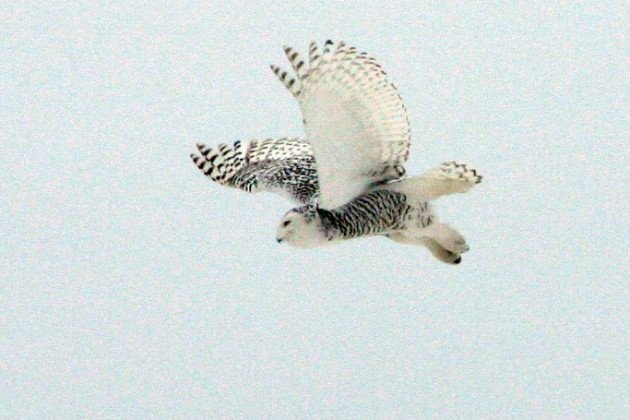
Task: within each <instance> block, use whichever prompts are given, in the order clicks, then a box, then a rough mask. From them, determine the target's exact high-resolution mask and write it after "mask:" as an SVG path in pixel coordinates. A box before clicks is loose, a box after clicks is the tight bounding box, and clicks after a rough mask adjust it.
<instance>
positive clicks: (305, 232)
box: [276, 209, 325, 248]
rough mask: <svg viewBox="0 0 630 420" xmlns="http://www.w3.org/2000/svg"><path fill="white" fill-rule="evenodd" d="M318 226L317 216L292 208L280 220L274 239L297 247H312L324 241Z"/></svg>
mask: <svg viewBox="0 0 630 420" xmlns="http://www.w3.org/2000/svg"><path fill="white" fill-rule="evenodd" d="M320 227H321V223H320V221H319V218H317V217H313V216H312V215H311V214H308V213H304V212H302V211H296V210H295V209H294V210H291V211H289V212H288V213H287V214H285V215H284V217H283V218H282V219H281V220H280V223H279V224H278V230H277V232H276V240H277V241H278V243H281V242H286V243H288V244H289V245H292V246H295V247H298V248H312V247H315V246H318V245H321V243H322V242H325V238H324V235H323V234H322V232H321V229H320Z"/></svg>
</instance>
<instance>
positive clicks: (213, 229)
mask: <svg viewBox="0 0 630 420" xmlns="http://www.w3.org/2000/svg"><path fill="white" fill-rule="evenodd" d="M102 3H105V2H102ZM107 3H108V6H93V5H92V4H93V2H62V4H56V5H50V4H48V3H47V2H10V3H9V4H6V3H5V4H4V5H3V6H2V7H0V19H1V20H0V152H1V154H2V160H1V163H0V200H1V201H0V217H1V220H2V226H3V229H2V230H3V232H4V233H3V234H2V235H1V238H0V273H1V284H0V285H1V287H0V417H17V416H20V417H34V418H35V417H38V418H39V417H84V416H89V417H92V416H107V417H118V416H124V417H144V416H152V417H191V416H208V417H235V418H259V417H260V418H271V417H336V418H373V417H377V418H378V417H387V418H392V417H407V418H411V417H441V418H445V417H447V418H457V417H461V418H463V417H466V418H490V417H493V418H497V417H516V418H532V417H537V418H549V417H565V418H566V417H587V418H588V417H590V418H622V417H626V418H627V416H628V414H629V403H628V395H629V389H628V386H629V385H628V366H629V365H630V363H629V362H630V357H629V356H630V354H629V351H628V348H629V347H630V340H629V336H628V329H627V325H629V324H630V315H629V312H628V309H627V308H628V306H630V305H629V301H630V299H629V298H630V294H629V289H628V280H627V279H628V277H630V273H629V269H628V262H627V261H628V245H629V243H628V242H629V241H628V238H630V229H629V225H630V223H629V221H628V214H630V208H629V204H628V203H629V201H630V200H629V197H628V185H630V175H629V172H628V169H627V167H628V164H629V162H628V157H627V155H628V146H627V144H628V137H629V134H630V133H629V119H628V113H627V111H628V90H629V86H628V82H627V75H628V67H627V62H626V64H624V63H623V60H624V57H627V54H628V44H627V36H628V34H627V28H628V18H627V17H628V14H627V10H626V9H625V7H624V2H614V1H609V2H585V3H583V4H581V5H574V2H572V1H571V2H569V1H564V2H562V1H558V2H507V3H508V4H503V5H490V4H489V3H488V2H459V3H458V4H456V3H452V4H451V3H448V2H430V3H429V2H428V3H426V4H425V5H421V3H420V2H416V3H414V2H406V3H402V2H396V1H387V2H376V1H372V2H369V3H367V2H366V3H365V4H362V5H357V4H358V2H357V3H352V4H349V3H346V2H343V3H342V2H322V3H321V4H316V3H314V2H313V3H302V2H291V3H293V4H291V5H289V4H285V2H269V3H265V4H263V3H257V4H251V3H248V2H241V3H237V2H221V5H219V2H206V3H198V2H161V3H159V5H158V4H157V3H154V4H151V3H145V2H142V5H140V3H141V2H133V4H134V6H129V2H124V3H123V2H107ZM327 38H332V39H336V40H339V39H342V40H345V41H346V42H347V43H349V44H351V45H355V46H357V47H358V48H359V49H361V50H366V51H368V52H370V53H371V54H373V55H374V56H376V57H377V58H378V59H379V60H380V62H381V63H382V65H383V66H384V67H385V69H386V70H387V72H388V73H389V75H390V78H391V80H392V81H394V82H395V83H396V84H397V86H398V87H399V89H400V92H401V94H402V96H403V98H404V100H405V101H406V104H407V107H408V109H409V111H410V113H411V122H412V130H413V148H412V156H411V159H410V162H409V165H408V172H409V173H410V174H419V173H421V172H422V171H423V170H425V169H427V168H429V167H431V166H433V165H435V164H437V163H440V162H442V161H444V160H450V159H457V160H460V161H463V162H469V163H472V164H474V165H475V166H476V167H477V168H478V169H479V170H480V171H481V172H482V173H483V174H484V175H485V179H484V182H483V183H482V184H481V185H480V186H479V187H478V188H476V189H474V190H473V191H472V192H471V193H469V194H466V195H461V196H457V197H449V198H445V199H442V200H440V201H439V202H438V203H437V209H438V211H439V214H440V215H441V216H442V218H444V219H445V220H447V221H449V222H451V223H452V224H453V225H454V226H456V227H457V228H458V229H459V230H461V231H462V232H463V233H464V234H465V235H466V237H467V238H468V240H469V243H470V245H471V248H472V250H471V251H470V252H469V253H467V254H466V255H465V256H464V261H463V263H462V264H461V265H459V266H456V267H451V266H446V265H443V264H441V263H440V262H438V261H436V260H435V259H433V258H432V257H431V256H430V255H429V254H428V252H427V251H426V250H424V249H423V248H413V247H405V246H401V245H398V244H395V243H393V242H389V241H387V240H384V239H378V238H373V239H363V240H356V241H349V242H347V243H345V244H342V245H339V246H335V247H330V248H325V249H317V250H310V251H301V250H295V249H291V248H289V247H287V246H281V245H278V244H277V243H276V242H275V240H274V234H275V228H276V222H277V221H278V220H279V218H280V217H281V216H282V215H283V214H284V212H285V211H287V210H288V209H289V208H290V207H291V205H290V204H288V203H287V202H284V201H283V200H282V199H281V198H278V197H275V196H267V195H258V196H249V195H246V194H243V193H239V192H237V191H232V190H227V189H225V188H220V187H217V186H215V185H212V184H211V183H210V182H209V181H208V180H206V179H204V177H202V176H201V175H200V173H199V172H198V170H197V169H196V168H195V167H194V166H193V165H192V163H191V162H190V160H189V157H188V154H189V153H190V152H191V151H193V148H194V144H195V143H196V142H198V141H203V142H206V143H209V144H210V143H219V142H228V141H235V140H237V139H250V138H256V137H258V138H264V137H274V136H285V135H303V129H302V126H301V116H300V114H299V110H298V106H297V103H296V102H295V100H294V99H293V98H292V97H291V96H290V95H289V94H288V93H287V92H286V90H285V89H284V87H282V85H281V84H280V83H279V82H278V81H277V80H276V79H275V76H274V75H273V74H272V73H271V71H270V70H269V68H268V65H269V64H270V63H272V62H274V63H281V64H284V62H285V61H284V57H283V52H282V45H283V44H290V45H293V46H295V47H297V48H298V49H299V50H301V51H305V50H306V49H307V48H308V42H309V41H310V40H312V39H316V40H319V41H321V42H323V41H324V40H325V39H327Z"/></svg>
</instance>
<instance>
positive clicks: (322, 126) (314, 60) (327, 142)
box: [272, 41, 410, 209]
mask: <svg viewBox="0 0 630 420" xmlns="http://www.w3.org/2000/svg"><path fill="white" fill-rule="evenodd" d="M285 52H286V54H287V57H288V58H289V61H290V62H291V65H292V67H293V69H294V70H295V72H296V77H297V79H296V78H293V77H291V76H289V75H288V73H287V72H286V71H283V70H281V69H280V68H278V67H276V66H272V69H273V71H274V73H276V75H277V76H278V78H279V79H280V80H281V81H282V82H283V83H284V85H285V86H286V87H287V89H289V91H291V93H292V94H293V95H294V96H295V97H296V98H297V99H298V101H299V103H300V107H301V109H302V114H303V115H304V120H305V129H306V133H307V135H308V139H309V143H310V144H311V146H312V148H313V153H314V155H315V161H316V163H317V173H318V177H319V185H320V190H321V196H320V201H319V205H320V207H322V208H327V209H333V208H336V207H339V206H341V205H343V204H345V203H347V202H348V201H350V200H352V199H353V198H355V197H357V196H358V195H360V194H362V193H363V192H365V191H366V190H367V189H368V187H369V186H371V185H373V184H375V183H381V182H385V181H388V180H392V179H396V178H399V177H400V176H402V174H403V173H404V168H403V164H404V163H405V161H406V160H407V157H408V155H409V145H410V127H409V118H408V115H407V110H406V109H405V105H404V104H403V102H402V99H401V98H400V95H399V94H398V92H397V91H396V88H395V86H394V85H393V84H391V83H390V82H389V81H388V80H387V78H386V76H385V72H384V71H383V70H382V69H381V67H380V65H378V64H377V63H376V61H375V60H374V59H373V58H371V57H369V56H368V55H367V54H366V53H358V52H357V50H356V49H355V48H348V47H346V46H345V44H344V43H339V44H337V45H333V43H332V42H331V41H327V42H326V44H325V46H324V50H323V51H322V52H321V53H320V51H319V49H318V48H317V45H316V44H315V43H311V47H310V54H309V65H307V64H306V63H305V62H304V60H302V59H301V58H300V55H299V54H298V53H297V52H296V51H294V50H293V49H292V48H290V47H285Z"/></svg>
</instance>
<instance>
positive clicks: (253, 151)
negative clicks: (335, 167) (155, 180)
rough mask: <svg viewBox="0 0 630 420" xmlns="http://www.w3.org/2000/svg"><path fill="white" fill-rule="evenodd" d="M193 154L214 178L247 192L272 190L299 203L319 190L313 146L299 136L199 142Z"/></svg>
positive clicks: (193, 157)
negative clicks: (213, 143)
mask: <svg viewBox="0 0 630 420" xmlns="http://www.w3.org/2000/svg"><path fill="white" fill-rule="evenodd" d="M197 148H198V149H199V152H198V153H193V154H191V155H190V157H191V158H192V160H193V162H194V163H195V165H197V167H198V168H199V169H200V170H201V171H202V172H203V173H204V174H205V175H206V176H207V177H209V178H210V179H212V180H213V181H214V182H216V183H218V184H221V185H224V186H226V187H232V188H237V189H240V190H243V191H247V192H252V193H253V192H260V191H271V192H274V193H277V194H280V195H282V196H283V197H286V198H288V199H290V200H292V201H295V202H297V203H300V204H306V203H308V202H309V201H311V199H312V198H313V197H314V196H315V195H316V194H317V193H318V190H319V188H318V183H317V174H316V170H315V159H314V157H313V151H312V149H311V146H310V145H309V144H308V143H307V142H305V141H303V140H300V139H289V138H281V139H267V140H263V141H259V140H252V141H250V142H248V143H242V142H239V141H237V142H236V143H234V144H233V145H232V146H228V145H227V144H225V143H222V144H220V145H219V146H218V147H217V148H214V149H213V148H210V147H208V146H206V145H204V144H197Z"/></svg>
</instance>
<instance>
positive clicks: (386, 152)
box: [191, 41, 481, 264]
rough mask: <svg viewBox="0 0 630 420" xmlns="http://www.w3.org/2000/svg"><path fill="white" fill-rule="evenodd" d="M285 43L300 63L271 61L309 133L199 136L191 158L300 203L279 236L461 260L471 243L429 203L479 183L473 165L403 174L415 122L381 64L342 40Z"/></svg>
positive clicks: (209, 170)
mask: <svg viewBox="0 0 630 420" xmlns="http://www.w3.org/2000/svg"><path fill="white" fill-rule="evenodd" d="M284 51H285V53H286V55H287V57H288V59H289V62H290V63H291V66H292V67H293V70H294V71H295V75H294V76H293V75H290V74H289V73H288V72H287V71H284V70H282V69H280V68H279V67H276V66H271V69H272V70H273V72H274V73H275V74H276V76H278V78H279V79H280V81H281V82H282V83H283V84H284V86H285V87H286V88H287V89H288V90H289V92H291V94H293V96H294V97H295V98H296V99H297V100H298V102H299V104H300V108H301V110H302V114H303V116H304V127H305V131H306V135H307V139H306V140H301V139H298V138H280V139H267V140H262V141H259V140H252V141H250V142H236V143H234V144H233V145H232V146H228V145H227V144H220V145H219V146H218V147H216V148H210V147H207V146H206V145H204V144H197V148H198V152H197V153H194V154H192V155H191V158H192V160H193V162H194V163H195V165H196V166H197V167H198V168H199V169H200V170H201V171H202V172H203V173H204V174H205V175H206V176H208V177H209V178H210V179H212V180H213V181H214V182H216V183H219V184H221V185H225V186H228V187H233V188H238V189H241V190H244V191H247V192H259V191H272V192H275V193H278V194H280V195H282V196H285V197H287V198H289V199H290V200H292V201H294V202H296V203H297V204H299V207H296V208H294V209H292V210H290V211H289V212H288V213H287V214H286V215H285V216H284V217H283V218H282V219H281V220H280V223H279V225H278V230H277V236H276V239H277V241H278V242H286V243H288V244H290V245H293V246H296V247H301V248H311V247H318V246H322V245H325V244H330V243H333V242H338V241H341V240H345V239H351V238H358V237H363V236H375V235H379V236H384V237H386V238H389V239H391V240H393V241H396V242H399V243H403V244H409V245H423V246H425V247H426V248H427V249H428V250H429V251H430V252H431V253H432V254H433V255H434V256H435V257H436V258H437V259H439V260H440V261H443V262H445V263H449V264H458V263H460V262H461V260H462V258H461V254H462V253H464V252H466V251H467V250H468V249H469V248H468V245H467V244H466V241H465V239H464V237H463V236H462V235H461V234H460V233H459V232H457V231H456V230H455V229H454V228H452V227H451V226H449V225H447V224H446V223H444V222H441V221H439V219H438V218H437V216H436V214H435V210H434V208H433V205H432V204H431V202H432V201H433V200H435V199H436V198H438V197H441V196H443V195H447V194H454V193H465V192H467V191H469V190H470V189H471V188H472V187H473V186H474V185H475V184H478V183H479V182H480V181H481V176H480V175H478V174H477V172H476V171H475V170H474V169H472V168H471V167H469V166H467V165H465V164H461V163H456V162H448V163H443V164H441V165H439V166H437V167H436V168H433V169H431V170H429V171H427V172H426V173H424V174H423V175H420V176H417V177H405V169H404V164H405V162H406V161H407V158H408V156H409V145H410V137H411V135H410V134H411V132H410V127H409V118H408V115H407V110H406V109H405V105H404V104H403V101H402V99H401V97H400V95H399V94H398V92H397V90H396V87H395V86H394V85H393V84H392V83H390V82H389V81H388V80H387V78H386V74H385V72H384V71H383V70H382V69H381V66H380V65H379V64H378V63H377V62H376V61H375V60H374V59H373V58H372V57H370V56H368V55H367V54H366V53H359V52H357V50H356V49H355V48H351V47H347V46H346V45H345V44H344V43H343V42H340V43H338V44H334V43H333V42H332V41H326V43H325V45H324V48H323V50H320V49H319V48H318V46H317V45H316V44H315V43H311V45H310V51H309V58H308V63H307V62H306V61H304V60H303V59H302V58H301V57H300V55H299V54H298V52H297V51H295V50H294V49H292V48H290V47H285V48H284Z"/></svg>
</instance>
